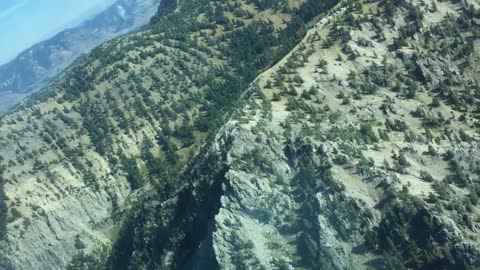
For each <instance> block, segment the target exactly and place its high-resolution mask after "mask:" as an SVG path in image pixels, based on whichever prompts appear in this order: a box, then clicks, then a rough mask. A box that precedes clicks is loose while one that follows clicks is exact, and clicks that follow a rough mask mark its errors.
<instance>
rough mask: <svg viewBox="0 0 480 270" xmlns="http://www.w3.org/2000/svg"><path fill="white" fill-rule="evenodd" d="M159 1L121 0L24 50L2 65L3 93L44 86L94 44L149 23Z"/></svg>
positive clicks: (16, 94) (0, 84) (24, 90)
mask: <svg viewBox="0 0 480 270" xmlns="http://www.w3.org/2000/svg"><path fill="white" fill-rule="evenodd" d="M159 3H160V0H119V1H117V2H116V3H115V4H114V5H112V6H111V7H110V8H108V9H107V10H105V11H103V12H101V13H100V14H98V15H96V16H95V17H94V18H92V19H90V20H88V21H87V22H85V23H83V24H81V25H80V26H77V27H75V28H72V29H68V30H65V31H63V32H61V33H59V34H57V35H56V36H54V37H53V38H51V39H49V40H46V41H43V42H41V43H39V44H37V45H34V46H33V47H31V48H29V49H27V50H25V51H24V52H22V53H21V54H20V55H19V56H17V57H16V58H15V59H13V60H12V61H10V62H9V63H7V64H4V65H2V66H0V93H1V95H2V96H3V95H6V94H7V93H13V94H11V95H10V96H11V97H14V96H18V94H19V93H28V92H30V91H32V90H34V89H36V88H39V87H41V86H42V85H44V84H45V83H47V82H49V81H50V80H51V79H52V78H54V77H55V76H57V75H58V74H59V73H60V72H62V71H63V70H64V69H65V68H67V67H68V66H69V65H70V64H71V63H72V62H73V61H74V60H75V59H77V58H78V57H79V56H81V55H82V54H84V53H86V52H88V51H90V50H91V49H92V48H94V47H95V46H97V45H99V44H101V43H103V42H105V41H106V40H110V39H112V38H114V37H117V36H119V35H122V34H125V33H127V32H130V31H132V30H134V29H137V28H139V27H141V26H143V25H145V24H147V23H148V22H149V21H150V18H151V17H152V16H153V15H155V12H156V11H157V8H156V7H157V6H158V4H159ZM0 98H2V100H3V99H4V98H3V97H1V96H0ZM0 105H1V104H0ZM2 108H8V107H1V106H0V110H4V109H2Z"/></svg>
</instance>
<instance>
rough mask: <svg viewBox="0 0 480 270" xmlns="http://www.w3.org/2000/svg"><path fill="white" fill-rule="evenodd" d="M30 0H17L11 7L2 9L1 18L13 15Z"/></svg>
mask: <svg viewBox="0 0 480 270" xmlns="http://www.w3.org/2000/svg"><path fill="white" fill-rule="evenodd" d="M28 1H29V0H19V1H16V3H15V4H13V5H12V6H10V7H9V8H7V9H6V10H3V11H0V20H1V19H3V18H5V17H8V16H9V15H11V14H12V13H14V12H15V11H16V10H17V9H19V8H22V7H23V6H25V5H26V4H27V3H28Z"/></svg>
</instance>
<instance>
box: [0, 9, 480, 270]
mask: <svg viewBox="0 0 480 270" xmlns="http://www.w3.org/2000/svg"><path fill="white" fill-rule="evenodd" d="M172 3H173V4H172ZM172 3H170V4H172V5H173V7H172V8H171V9H172V10H173V11H171V12H167V14H166V15H163V16H165V18H166V19H165V18H164V19H163V21H162V19H161V18H160V19H159V20H160V21H159V22H160V23H164V24H163V25H164V28H155V29H153V30H149V31H147V32H145V33H144V34H137V36H132V38H128V39H126V40H125V41H124V42H121V41H119V42H118V43H113V44H111V45H105V46H104V47H103V48H102V50H103V52H105V51H113V48H117V49H118V48H130V49H132V51H130V52H129V53H126V54H124V56H125V57H127V55H128V57H130V58H131V59H132V60H131V62H127V61H124V60H122V59H124V58H122V57H120V56H119V57H117V58H116V59H117V60H116V61H118V62H117V63H116V64H114V65H113V66H115V65H118V66H120V67H121V70H124V72H125V73H126V74H124V73H120V75H117V76H112V77H109V76H110V75H111V74H110V72H109V69H110V68H111V67H107V68H106V69H102V70H105V71H103V72H105V73H104V74H100V75H99V76H98V77H97V80H98V81H96V82H100V83H98V85H96V84H94V85H93V86H91V85H89V87H92V89H91V90H89V91H86V92H81V93H75V92H72V91H69V89H71V86H72V85H73V86H78V85H79V84H75V82H78V81H80V82H81V83H83V84H87V83H88V81H87V82H85V81H82V80H78V78H76V79H75V80H73V79H72V81H73V82H74V83H70V84H67V85H66V86H62V85H61V84H60V86H57V87H60V88H58V89H61V90H57V91H61V92H60V94H57V95H58V96H55V95H54V94H52V93H56V92H46V93H50V95H53V96H50V97H49V96H47V98H45V99H44V100H43V101H41V102H39V103H37V105H38V106H39V109H40V115H39V113H38V112H35V111H32V112H31V114H30V112H29V113H28V114H26V112H28V111H26V109H23V110H20V111H18V112H15V113H12V114H10V115H8V116H6V117H4V119H2V121H3V125H2V126H3V127H4V129H3V130H2V129H0V131H1V132H3V133H2V135H4V136H3V137H4V138H7V139H6V140H5V141H4V143H3V145H2V147H3V148H2V153H11V155H12V156H15V157H16V159H15V160H13V159H12V158H10V157H9V156H10V155H5V156H6V157H5V158H4V160H3V163H2V164H4V168H5V169H6V170H5V171H4V172H3V177H4V179H5V191H6V195H7V197H8V199H7V200H6V201H7V203H8V206H9V211H8V217H9V223H8V225H7V238H8V241H6V243H5V244H6V246H7V247H8V248H9V249H8V252H7V253H6V254H5V255H6V257H7V258H8V259H10V260H11V262H13V264H14V268H22V267H23V266H25V267H23V268H28V267H30V262H31V261H32V260H34V261H35V263H39V264H41V265H42V266H44V267H45V268H46V269H48V267H50V264H51V263H55V264H56V267H59V268H62V267H65V266H66V265H69V266H70V267H71V268H73V269H75V268H81V267H85V268H87V269H103V268H105V269H156V268H158V269H371V268H374V269H475V268H478V267H480V260H479V258H480V246H479V245H478V243H480V241H479V239H478V237H479V235H478V228H479V220H480V219H479V213H480V212H479V199H478V196H479V195H480V188H479V181H480V179H479V171H478V165H479V163H480V157H479V155H478V147H479V144H478V140H479V134H478V126H479V122H478V121H479V120H478V119H479V115H478V108H477V107H478V104H479V91H480V88H479V87H478V85H479V84H478V79H479V78H478V74H480V73H479V68H480V66H479V65H478V61H476V60H477V59H478V58H479V56H480V51H479V49H480V47H479V46H478V33H479V31H478V29H479V28H478V25H477V20H478V16H479V15H478V14H480V13H479V12H478V8H479V7H478V3H476V2H471V3H470V2H462V3H457V2H438V1H427V2H425V1H397V2H394V3H393V2H390V1H379V2H370V1H366V2H363V1H357V2H351V1H345V2H340V3H338V4H337V3H333V2H332V3H330V6H328V8H327V7H323V8H321V9H313V8H312V7H315V4H317V3H318V2H317V1H306V2H302V3H295V4H293V5H292V3H290V2H288V3H287V2H282V3H283V4H279V5H283V8H281V7H275V6H274V4H272V5H273V6H268V3H266V2H264V1H257V2H254V3H250V2H240V4H239V6H237V7H236V8H237V10H236V9H235V7H231V8H229V7H228V5H225V6H224V5H222V4H220V3H217V4H212V6H214V8H212V9H213V10H210V9H209V8H208V7H211V6H209V5H205V6H200V7H202V8H199V9H192V8H191V6H190V5H189V4H191V3H190V2H188V1H185V2H181V1H180V2H178V3H176V2H172ZM175 4H176V5H175ZM205 4H207V2H205ZM263 5H266V7H265V6H263ZM168 6H170V5H168ZM204 8H205V9H206V10H204ZM288 8H290V9H291V10H290V11H289V12H291V13H289V12H286V10H289V9H288ZM325 8H326V9H325ZM186 10H189V12H186ZM235 10H236V11H235ZM293 10H296V11H293ZM312 10H316V12H315V13H314V14H313V15H312V14H311V13H309V12H310V11H312ZM220 11H221V12H220ZM242 11H243V12H245V13H242ZM172 12H173V13H172ZM183 12H186V13H183ZM222 12H223V14H224V16H225V17H227V18H229V19H228V20H226V21H229V20H231V21H235V20H234V19H233V17H235V18H237V19H238V20H240V19H239V18H243V19H244V18H247V19H245V20H242V21H243V22H244V23H245V24H246V25H242V23H238V22H236V23H235V27H237V29H235V30H233V31H232V29H231V28H229V27H234V26H232V25H230V26H229V25H228V24H227V25H222V24H221V23H218V22H219V21H222V19H224V18H222V16H220V13H222ZM248 12H251V14H250V15H248V14H246V13H248ZM295 12H298V13H295ZM322 12H323V13H322ZM209 14H210V15H212V14H215V15H214V16H213V17H209ZM235 14H236V15H235ZM239 14H245V15H244V16H245V17H241V16H243V15H239ZM178 15H182V20H178V17H176V16H178ZM183 15H188V16H183ZM232 16H233V17H232ZM265 16H268V18H269V19H270V21H271V22H270V23H267V25H264V24H263V23H261V22H263V21H264V18H265ZM297 16H299V17H297ZM189 18H194V19H192V20H190V19H189ZM305 18H308V19H305ZM157 19H158V18H157ZM157 19H156V20H157ZM183 20H186V21H187V23H185V24H181V22H182V21H183ZM194 22H196V23H198V22H201V25H203V26H202V27H205V28H204V30H198V27H196V26H195V27H192V25H196V24H195V23H194ZM213 22H215V24H213ZM255 22H259V23H258V24H257V23H255ZM301 22H303V23H301ZM217 23H218V24H219V25H217ZM175 24H178V25H180V26H181V27H180V26H178V25H177V26H176V27H179V29H182V31H185V32H181V35H179V32H175V33H172V32H171V31H168V30H169V29H170V28H171V27H173V26H172V25H175ZM209 25H210V26H209ZM212 25H216V27H212ZM292 25H297V26H298V28H295V27H294V26H292ZM300 25H301V26H300ZM207 26H209V27H207ZM190 27H191V28H190ZM292 28H293V29H295V30H296V31H293V30H292ZM212 29H214V30H212ZM272 29H274V30H275V32H274V33H275V35H274V36H276V37H282V38H285V40H288V37H289V36H291V34H292V33H299V32H300V33H302V32H303V31H302V30H307V29H308V31H305V32H304V33H306V34H305V36H304V37H303V38H302V39H301V40H298V41H295V42H292V43H288V42H287V41H285V40H284V39H282V38H278V39H276V37H273V36H272V35H271V33H272ZM216 31H218V32H216ZM230 31H232V32H230ZM186 33H188V35H187V34H186ZM285 33H288V35H285V36H283V35H284V34H285ZM149 36H150V38H149ZM152 36H155V38H159V37H162V38H161V39H160V40H154V39H153V38H151V37H152ZM192 37H193V38H194V39H195V40H196V41H197V42H198V43H195V42H193V41H192V40H190V38H192ZM217 37H218V39H216V38H217ZM141 39H146V40H149V41H151V43H148V44H150V45H149V48H152V49H153V50H155V49H156V50H159V51H160V49H159V48H164V49H163V50H162V52H163V54H164V55H159V54H155V53H148V54H147V55H146V56H145V58H143V57H142V56H141V55H142V52H141V51H139V49H134V48H138V46H131V43H130V42H135V41H134V40H141ZM232 40H233V41H234V42H231V41H232ZM245 40H246V41H248V42H253V41H258V43H256V46H255V49H256V50H253V51H252V50H250V49H249V48H250V47H245V46H241V45H238V44H239V43H238V42H245ZM280 40H281V41H282V42H280ZM264 42H265V43H264ZM277 42H278V43H277ZM287 43H288V44H292V46H291V47H289V46H286V48H288V50H287V49H286V50H281V49H279V50H278V51H276V52H277V54H274V55H276V56H278V58H275V57H273V56H272V55H271V54H270V53H271V52H272V51H270V49H269V48H271V47H276V46H280V45H279V44H287ZM193 44H195V45H193ZM240 44H241V43H240ZM265 44H267V45H268V46H264V45H265ZM272 44H274V45H272ZM187 45H188V46H187ZM206 45H209V46H206ZM107 48H108V49H107ZM188 48H189V49H188ZM225 48H228V49H227V50H226V51H225ZM242 48H244V49H245V50H242ZM265 48H268V49H265ZM264 49H265V50H264ZM167 52H168V53H167ZM281 52H283V54H281ZM95 53H97V55H102V53H100V52H99V51H97V52H94V56H92V59H97V58H96V57H95V56H96V55H95ZM137 54H138V58H136V57H135V56H132V55H137ZM205 55H208V56H209V57H210V59H209V60H206V59H205V58H206V57H205ZM237 57H238V58H237ZM107 59H110V58H106V59H105V60H102V61H106V62H107ZM177 59H183V60H184V61H178V60H177ZM272 59H277V60H278V61H273V60H272ZM87 60H88V59H87ZM269 60H271V62H269ZM263 61H265V62H263ZM273 62H275V64H274V65H271V66H270V67H269V68H267V69H264V71H263V72H262V73H261V74H260V75H259V76H255V79H253V75H254V73H252V72H251V71H252V70H255V68H258V67H261V66H262V64H261V63H264V64H265V63H269V64H270V63H273ZM154 63H157V64H154ZM188 63H195V64H194V65H189V64H188ZM200 63H201V64H200ZM109 64H111V63H110V62H109ZM125 64H126V66H125ZM221 64H223V65H224V68H225V70H228V71H224V72H221V71H220V68H219V65H221ZM97 65H99V66H101V65H102V63H101V61H100V63H99V62H97V61H96V60H95V61H93V60H92V62H88V61H87V62H85V63H84V66H83V67H82V69H80V71H81V70H93V71H96V70H98V69H95V67H96V66H97ZM257 65H258V66H257ZM267 66H268V65H267ZM179 67H180V68H179ZM254 67H255V68H254ZM237 68H238V69H237ZM112 69H114V68H111V69H110V70H112ZM179 69H180V71H179ZM78 71H79V70H77V72H78ZM132 71H135V72H132ZM94 73H95V72H94ZM87 74H88V72H87ZM199 74H209V76H207V77H202V76H200V75H199ZM232 74H233V75H234V76H232ZM157 76H159V78H156V77H157ZM197 76H199V77H197ZM105 77H107V78H110V79H106V80H104V79H103V78H105ZM127 78H128V80H127ZM178 78H182V80H179V79H178ZM185 78H189V79H186V80H184V79H185ZM239 78H240V79H239ZM247 78H248V79H249V80H251V81H253V82H249V84H248V86H247V84H246V82H247V81H248V80H247ZM242 80H243V81H242ZM104 82H105V83H104ZM131 82H133V83H131ZM129 83H131V84H129ZM87 85H88V84H87ZM167 85H173V86H170V87H167ZM87 88H88V87H87ZM222 89H223V90H228V91H222ZM184 93H185V94H184ZM59 96H61V97H62V98H63V99H65V100H66V102H65V101H64V100H63V99H61V98H59ZM225 97H226V98H225ZM35 100H36V99H33V101H35ZM150 100H154V101H155V102H150ZM232 100H234V101H235V102H229V101H232ZM81 101H84V102H83V103H82V102H81ZM86 101H89V102H91V103H92V104H90V103H87V102H86ZM71 103H72V104H73V105H71ZM93 104H96V105H95V106H94V105H93ZM112 104H115V106H112ZM196 104H202V105H201V106H196ZM26 105H27V104H26ZM67 105H68V106H67ZM84 107H85V108H87V109H81V108H84ZM226 107H228V109H226V110H223V109H222V108H226ZM28 108H30V107H28ZM55 108H57V110H55ZM65 108H67V110H65ZM110 108H119V109H116V110H115V113H111V110H112V109H110ZM159 108H160V109H159ZM209 108H213V110H209ZM62 110H63V113H61V112H62ZM130 111H133V112H134V113H133V115H130V114H129V113H127V112H130ZM171 111H176V112H177V113H178V114H179V115H180V117H175V113H171ZM92 112H93V113H92ZM153 112H157V113H153ZM214 112H217V114H214ZM94 114H101V115H103V114H106V115H108V121H106V123H104V122H103V121H99V120H98V119H96V118H94V117H92V115H94ZM122 114H123V115H125V116H123V117H118V116H117V115H122ZM65 115H66V116H65ZM29 119H31V120H29ZM68 119H71V120H68ZM159 119H161V120H159ZM213 120H214V121H213ZM28 121H32V123H31V127H30V125H27V124H25V123H24V122H27V123H28ZM40 123H41V124H40ZM64 123H66V124H67V125H68V127H69V129H65V128H64V129H59V130H58V131H57V133H55V132H53V131H52V129H53V130H55V129H54V128H51V127H52V126H53V127H57V128H59V127H60V126H64ZM80 123H82V126H83V129H81V130H83V131H84V134H80V135H76V134H75V131H76V130H78V127H76V125H77V126H78V125H80ZM132 123H135V124H132ZM56 125H58V126H56ZM131 125H132V126H135V128H138V129H139V130H133V127H132V126H131ZM35 126H40V127H44V130H45V131H44V132H43V133H41V134H45V135H43V136H45V137H47V136H46V135H47V134H48V135H49V137H51V138H52V139H51V141H52V142H55V144H57V145H58V148H59V149H58V150H55V154H56V155H57V156H58V158H57V159H52V157H50V158H49V157H48V156H47V155H45V154H43V155H41V156H40V159H39V161H35V160H34V159H32V160H30V161H28V162H24V164H22V163H21V162H20V161H21V160H20V159H21V158H22V157H23V159H24V160H25V161H26V160H29V159H28V155H34V156H37V155H38V153H40V152H41V151H40V150H38V153H37V152H32V153H29V152H28V151H27V149H28V148H27V147H26V146H27V145H37V144H38V145H43V144H44V142H47V143H48V138H47V139H46V138H44V137H42V138H38V135H36V134H38V133H37V132H36V131H35V132H34V130H35V129H34V128H35ZM49 127H50V128H49ZM120 127H122V128H120ZM189 127H190V128H189ZM193 127H194V131H192V132H189V130H191V128H193ZM20 131H22V132H23V133H20ZM103 131H109V132H108V133H106V132H103ZM207 131H208V132H207ZM192 133H193V134H192ZM60 134H71V135H70V136H67V137H66V138H67V140H66V141H65V142H64V144H65V146H63V147H62V144H61V140H60V138H64V137H65V135H60ZM106 134H108V135H106ZM189 134H190V135H189ZM20 138H21V139H20ZM32 138H34V139H32ZM35 138H37V139H35ZM17 141H18V142H19V143H14V142H17ZM33 142H36V143H33ZM49 145H50V144H48V145H46V146H44V147H43V148H44V150H45V151H52V150H48V149H49V148H50V146H49ZM33 151H35V150H33ZM18 153H22V155H20V154H18ZM80 153H84V155H83V156H82V155H80ZM122 153H128V155H127V156H126V157H124V158H120V159H118V156H120V155H121V154H122ZM24 156H25V157H24ZM74 156H78V157H79V160H78V161H74V160H69V159H68V157H74ZM48 158H49V159H48ZM117 159H118V160H117ZM62 160H65V161H62ZM115 160H117V161H115ZM30 163H32V164H33V165H32V166H35V168H42V165H43V166H48V167H47V168H48V169H46V170H39V169H35V170H33V169H32V170H29V167H28V166H30V165H29V164H30ZM45 164H48V165H45ZM79 164H82V165H83V166H82V165H79ZM82 167H84V169H83V170H81V171H80V172H82V173H81V174H80V173H79V172H78V173H77V174H75V172H76V171H77V170H79V169H78V168H82ZM32 168H33V167H32ZM57 168H58V169H57ZM52 172H53V174H54V175H53V176H54V177H53V176H52V177H51V176H48V175H47V173H50V174H51V173H52ZM31 175H33V176H34V177H35V179H38V180H36V181H37V183H38V184H36V183H35V182H34V181H27V180H28V179H31V178H32V176H31ZM44 175H45V176H47V177H45V178H44ZM18 176H20V177H18ZM49 179H55V180H54V181H52V183H51V184H47V185H46V184H45V183H47V181H50V180H49ZM32 185H33V186H32ZM58 185H60V188H59V187H58ZM45 187H46V188H45ZM75 187H78V189H74V188H75ZM57 190H58V191H57ZM61 190H65V192H68V193H67V194H71V196H70V197H69V196H65V195H62V194H64V193H63V191H61ZM132 191H133V192H132ZM44 192H52V193H53V194H52V195H51V196H45V195H42V194H43V193H44ZM61 192H62V193H61ZM56 193H59V194H60V195H58V196H56V197H55V195H56ZM31 194H33V196H37V197H35V198H38V200H46V198H47V199H48V201H46V202H45V204H44V205H41V206H40V208H36V207H30V206H33V202H34V200H31V201H30V197H31V196H32V195H31ZM68 198H71V199H68ZM59 202H60V203H59ZM52 205H53V206H56V207H52ZM84 205H85V206H86V207H83V206H84ZM57 207H58V208H57ZM87 208H88V210H87ZM35 209H37V210H35ZM80 209H82V210H80ZM106 209H111V211H106ZM42 211H43V212H45V215H41V214H36V213H37V212H39V213H40V212H42ZM43 212H42V213H43ZM34 214H35V215H34ZM26 217H29V218H31V219H34V222H30V223H29V222H27V221H26V220H27V219H26ZM79 220H82V222H81V223H79V224H81V225H80V226H76V227H75V228H72V225H71V224H73V223H77V222H78V221H79ZM86 220H92V222H88V221H86ZM25 224H27V225H28V226H31V225H32V224H33V225H35V226H36V228H38V230H39V231H41V233H35V230H32V232H26V231H27V229H22V228H25V227H22V225H23V226H26V227H27V228H29V227H28V226H27V225H25ZM77 224H78V223H77ZM72 232H75V233H72ZM77 235H78V237H77ZM23 237H28V239H30V240H31V241H32V242H33V243H35V244H34V245H33V247H31V245H28V246H27V245H25V244H24V243H25V242H24V241H23ZM71 237H73V240H72V238H71ZM68 238H70V240H68ZM102 242H103V243H106V245H105V246H106V247H104V246H102V245H101V243H102ZM45 243H49V244H51V245H52V248H51V249H50V248H49V249H47V251H46V252H45V251H42V250H41V249H36V248H34V247H35V246H40V245H41V244H45ZM96 243H98V244H96ZM60 246H61V247H62V248H63V250H62V251H59V247H60ZM27 252H36V253H35V254H36V257H35V259H26V260H21V259H19V258H17V256H20V255H24V254H26V253H27ZM99 254H100V255H101V256H99ZM59 258H60V260H59ZM0 261H1V258H0ZM53 268H55V267H53Z"/></svg>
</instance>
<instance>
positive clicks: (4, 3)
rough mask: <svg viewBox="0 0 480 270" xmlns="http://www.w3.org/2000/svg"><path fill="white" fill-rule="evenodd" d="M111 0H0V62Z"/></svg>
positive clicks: (69, 25) (79, 20) (83, 17)
mask: <svg viewBox="0 0 480 270" xmlns="http://www.w3.org/2000/svg"><path fill="white" fill-rule="evenodd" d="M113 2H115V0H0V64H3V63H5V62H6V61H8V60H11V59H12V58H14V57H15V56H16V55H18V54H19V53H20V52H22V51H23V50H25V49H27V48H28V47H30V46H31V45H33V44H35V43H37V42H39V41H42V40H45V39H47V38H49V37H51V36H53V35H55V34H56V33H58V32H60V31H62V30H64V29H65V28H67V27H72V26H74V25H76V24H78V23H80V22H81V21H82V20H85V19H86V18H89V17H91V16H92V15H93V14H95V13H98V12H100V11H102V10H103V9H104V8H105V7H107V6H108V5H110V4H112V3H113Z"/></svg>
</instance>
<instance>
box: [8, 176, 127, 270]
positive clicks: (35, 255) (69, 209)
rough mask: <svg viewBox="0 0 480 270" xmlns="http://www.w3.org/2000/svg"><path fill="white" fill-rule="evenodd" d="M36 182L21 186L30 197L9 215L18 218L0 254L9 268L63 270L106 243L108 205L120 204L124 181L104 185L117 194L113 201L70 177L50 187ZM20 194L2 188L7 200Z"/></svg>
mask: <svg viewBox="0 0 480 270" xmlns="http://www.w3.org/2000/svg"><path fill="white" fill-rule="evenodd" d="M37 179H38V178H37ZM37 179H35V178H31V179H28V180H25V183H24V184H23V185H22V186H21V187H22V188H26V189H28V190H30V191H29V192H27V193H26V194H29V196H28V197H25V198H22V200H21V201H20V200H19V202H21V207H19V208H18V210H13V211H18V213H19V214H18V215H19V217H17V219H16V220H15V221H14V222H11V223H10V224H9V225H8V227H7V230H8V231H9V234H8V238H7V244H6V249H5V250H4V252H6V253H7V254H8V256H9V258H10V263H11V264H12V265H13V268H14V269H63V268H65V266H66V265H67V264H68V262H69V261H70V260H71V258H72V257H73V256H74V255H75V254H76V253H78V252H79V251H80V250H84V251H86V252H89V251H90V250H92V249H94V248H96V247H97V246H98V245H101V244H109V243H110V241H111V238H110V236H111V233H112V229H113V221H112V217H111V214H112V208H113V205H114V204H119V203H121V202H122V201H123V199H122V198H125V197H126V196H127V195H128V193H129V192H130V191H129V189H128V188H127V185H126V183H125V182H123V181H124V180H123V181H118V182H117V181H115V180H113V179H111V180H110V181H109V182H108V183H106V184H111V185H112V186H111V187H112V190H115V191H113V192H116V193H115V196H112V193H108V192H106V191H94V190H92V189H90V188H88V187H85V186H84V184H83V181H82V180H81V179H78V178H74V177H71V178H67V179H62V180H61V181H60V182H57V183H55V185H54V186H53V185H48V184H47V185H45V183H42V182H36V181H39V180H40V179H38V180H37ZM46 180H47V179H45V181H46ZM40 181H41V180H40ZM122 182H123V183H122ZM122 185H123V186H122ZM114 186H116V187H114ZM72 187H75V188H73V189H71V188H72ZM50 188H51V189H50ZM49 189H50V190H49ZM69 189H70V191H68V190H69ZM34 190H37V191H39V192H34ZM19 192H20V190H19V186H18V185H16V186H13V185H6V193H7V195H8V196H10V197H14V198H21V196H22V194H20V193H19ZM57 192H58V193H57ZM14 209H17V208H14Z"/></svg>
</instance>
